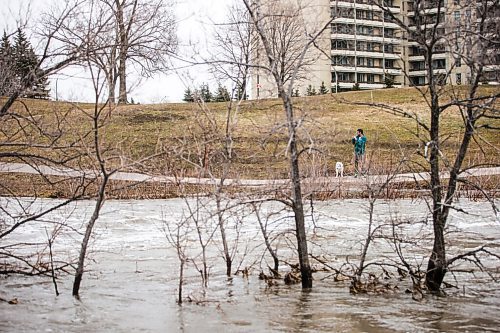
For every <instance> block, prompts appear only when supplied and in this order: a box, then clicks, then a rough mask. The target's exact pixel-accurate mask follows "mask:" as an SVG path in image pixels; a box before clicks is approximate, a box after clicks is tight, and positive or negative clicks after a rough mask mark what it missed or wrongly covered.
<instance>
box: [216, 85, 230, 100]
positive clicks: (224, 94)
mask: <svg viewBox="0 0 500 333" xmlns="http://www.w3.org/2000/svg"><path fill="white" fill-rule="evenodd" d="M230 100H231V97H230V95H229V91H227V88H226V87H223V86H221V85H219V87H217V94H216V95H215V97H214V102H227V101H230Z"/></svg>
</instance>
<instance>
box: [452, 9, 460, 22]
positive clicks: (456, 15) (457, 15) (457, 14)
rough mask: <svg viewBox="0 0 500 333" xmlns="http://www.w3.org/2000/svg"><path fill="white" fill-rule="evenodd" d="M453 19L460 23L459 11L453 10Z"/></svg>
mask: <svg viewBox="0 0 500 333" xmlns="http://www.w3.org/2000/svg"><path fill="white" fill-rule="evenodd" d="M453 17H454V18H455V21H460V11H459V10H455V11H454V12H453Z"/></svg>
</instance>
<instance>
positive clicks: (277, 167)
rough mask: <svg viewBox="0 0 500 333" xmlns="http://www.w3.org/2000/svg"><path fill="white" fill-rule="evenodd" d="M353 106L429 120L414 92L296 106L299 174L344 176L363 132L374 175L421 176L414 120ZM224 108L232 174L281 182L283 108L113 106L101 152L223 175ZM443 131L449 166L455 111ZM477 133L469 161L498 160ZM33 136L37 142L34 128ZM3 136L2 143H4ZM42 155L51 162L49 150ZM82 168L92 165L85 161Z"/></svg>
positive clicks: (73, 116) (456, 130)
mask: <svg viewBox="0 0 500 333" xmlns="http://www.w3.org/2000/svg"><path fill="white" fill-rule="evenodd" d="M489 89H495V88H494V87H493V88H483V91H484V92H488V90H489ZM23 102H24V103H25V104H26V106H27V108H28V109H29V110H30V112H31V113H33V114H37V115H42V117H43V122H44V127H46V128H56V127H57V126H56V125H55V124H56V123H57V122H58V121H59V122H61V119H64V121H63V122H62V124H63V125H64V126H63V127H64V128H65V129H69V130H68V131H67V133H65V134H64V140H65V141H66V142H69V141H70V138H77V137H78V136H79V135H82V133H84V132H85V129H87V130H88V129H90V126H91V123H90V119H89V118H88V117H87V116H85V115H84V112H91V110H92V108H93V105H91V104H78V105H75V104H71V103H65V102H51V101H32V100H24V101H23ZM351 102H367V103H369V102H374V103H384V104H387V105H391V106H395V107H398V108H402V109H405V110H407V111H409V112H415V113H417V114H419V116H420V117H421V119H423V120H424V121H425V122H427V123H428V119H429V112H428V109H429V108H428V106H427V104H426V102H425V100H424V99H423V98H422V97H421V96H420V94H419V93H418V92H417V91H416V90H415V89H384V90H376V91H358V92H349V93H342V94H337V95H323V96H313V97H298V98H295V99H294V107H295V116H296V118H297V119H298V120H300V122H301V127H300V130H299V135H300V141H299V146H300V148H301V149H304V152H303V153H302V155H301V162H302V165H301V168H302V172H303V173H304V174H305V175H322V174H324V173H325V172H329V173H330V174H332V173H333V172H334V171H333V170H334V165H335V162H336V161H343V162H344V163H345V164H346V168H347V170H348V171H350V170H351V169H352V166H351V165H350V161H351V158H352V145H351V143H350V139H351V137H352V136H353V135H354V134H355V131H356V129H357V128H363V129H364V131H365V134H366V136H367V137H368V146H367V149H368V158H369V162H370V165H371V167H372V169H373V170H374V172H384V171H386V170H388V169H390V168H392V167H393V166H394V165H396V164H397V163H398V161H400V160H401V159H402V158H403V156H405V157H406V158H407V159H409V160H411V161H412V162H413V163H409V164H406V166H405V168H404V169H403V171H410V170H417V171H420V170H421V169H422V168H421V167H418V165H419V164H425V163H424V162H425V161H424V160H423V158H422V157H421V156H418V155H417V154H415V153H416V152H417V151H422V150H423V149H422V146H421V142H420V141H419V140H418V139H417V138H416V136H415V133H416V132H417V131H420V133H423V132H422V129H420V130H419V129H418V128H417V126H416V123H415V121H414V120H412V119H410V118H404V117H401V116H398V115H394V114H392V113H391V112H387V111H384V110H382V109H380V108H377V107H367V106H356V105H353V104H350V103H351ZM228 110H230V111H231V116H232V117H233V119H235V123H234V125H233V127H232V139H233V141H232V142H233V150H232V160H231V164H230V166H229V169H228V172H229V176H230V177H241V178H271V177H286V175H287V174H288V161H287V157H286V156H285V151H286V147H287V143H288V139H287V130H286V126H285V114H284V111H283V107H282V104H281V102H280V100H276V99H274V100H260V101H246V102H243V103H242V104H241V105H236V104H234V103H233V104H232V105H231V106H229V105H228V104H227V103H209V104H206V105H205V106H200V105H198V104H196V103H190V104H187V103H177V104H155V105H127V106H120V107H118V108H116V109H113V110H111V111H110V112H111V114H110V117H109V118H108V119H107V120H106V121H105V126H104V127H103V129H102V131H101V134H102V135H103V137H102V140H103V147H107V148H109V151H108V152H107V153H106V154H107V155H106V156H107V157H108V158H109V164H110V166H116V165H118V164H119V163H125V164H128V163H129V162H131V161H137V160H142V159H144V158H146V157H148V156H151V155H154V154H158V153H161V152H165V154H163V155H161V156H157V157H155V158H152V159H149V160H147V161H145V162H143V163H140V164H136V165H134V167H133V168H129V169H130V170H134V171H147V172H154V173H159V174H173V173H177V174H184V175H197V174H198V172H199V169H197V168H196V167H194V164H200V163H205V168H206V170H205V171H212V172H213V173H214V174H215V175H216V176H220V175H221V173H222V162H223V161H224V157H223V154H222V153H223V151H224V149H223V148H224V142H225V139H224V138H225V124H226V114H227V112H228ZM14 111H16V112H19V113H26V110H25V108H24V107H23V105H22V104H21V103H17V104H16V105H15V109H14ZM65 115H66V117H67V118H65ZM490 122H491V123H493V125H494V126H496V127H499V126H500V122H499V121H493V120H492V121H490ZM13 124H14V123H13V122H9V123H8V124H7V123H6V122H4V123H3V124H2V126H4V128H3V133H4V134H5V133H11V131H12V130H13V126H14V125H13ZM441 130H442V133H443V138H447V139H446V140H445V141H444V143H443V146H442V147H441V148H442V151H443V152H444V153H445V155H446V156H447V158H448V159H450V160H452V159H453V156H454V155H453V151H454V150H456V148H457V145H458V143H459V138H460V133H463V124H462V120H461V117H460V114H459V112H458V110H457V109H456V108H455V109H450V110H449V111H447V112H446V113H445V114H443V121H442V126H441ZM477 134H478V136H477V137H478V138H479V139H478V141H476V142H473V143H472V145H471V148H470V152H469V155H468V159H467V163H478V162H479V163H482V162H499V161H498V157H497V155H498V154H497V149H498V148H499V143H500V140H499V138H498V135H497V134H496V132H494V131H491V130H487V129H482V130H480V131H479V132H478V133H477ZM31 135H32V139H33V140H36V131H35V130H34V129H32V132H31ZM5 138H6V135H4V138H2V141H5V140H6V139H5ZM16 140H22V137H20V136H19V135H18V136H16ZM38 140H39V139H38ZM87 141H88V140H87ZM88 142H89V143H90V141H88ZM486 142H488V144H486ZM0 148H1V149H2V150H3V151H5V150H7V149H10V148H8V147H5V146H4V147H0ZM480 148H482V149H483V151H481V149H480ZM45 153H46V154H55V152H54V151H52V152H45ZM118 155H119V156H120V158H118ZM79 162H81V160H79ZM74 163H76V161H75V162H74ZM85 163H92V161H90V160H88V159H86V160H85V162H84V164H85ZM205 175H206V174H205Z"/></svg>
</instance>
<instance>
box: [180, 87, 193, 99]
mask: <svg viewBox="0 0 500 333" xmlns="http://www.w3.org/2000/svg"><path fill="white" fill-rule="evenodd" d="M182 100H183V101H184V102H188V103H190V102H194V96H193V92H192V91H191V89H190V88H189V87H188V88H186V90H184V98H183V99H182Z"/></svg>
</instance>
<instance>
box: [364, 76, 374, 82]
mask: <svg viewBox="0 0 500 333" xmlns="http://www.w3.org/2000/svg"><path fill="white" fill-rule="evenodd" d="M366 81H367V82H368V83H375V75H373V74H367V75H366Z"/></svg>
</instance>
